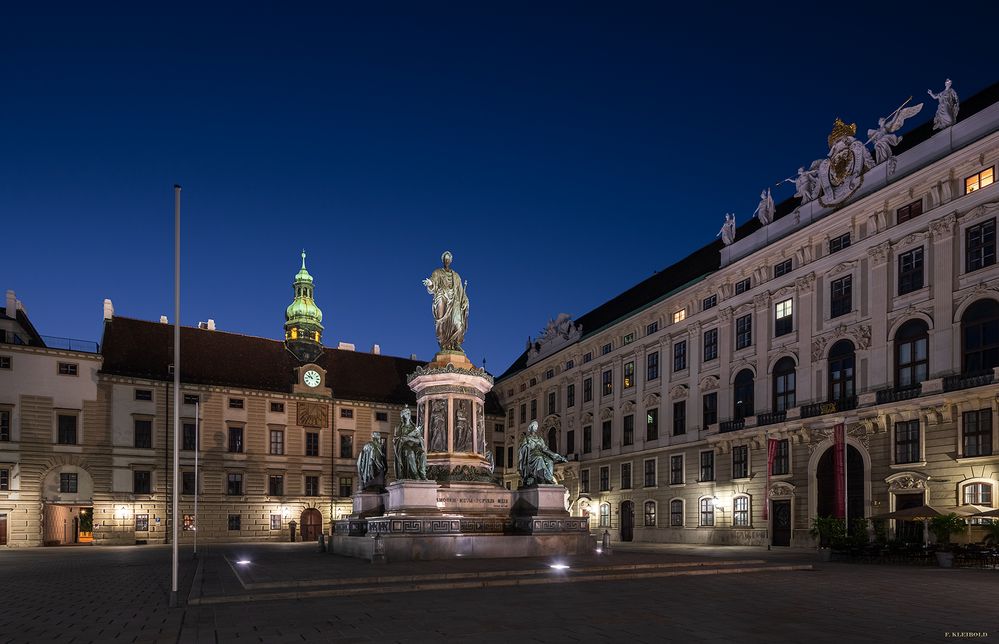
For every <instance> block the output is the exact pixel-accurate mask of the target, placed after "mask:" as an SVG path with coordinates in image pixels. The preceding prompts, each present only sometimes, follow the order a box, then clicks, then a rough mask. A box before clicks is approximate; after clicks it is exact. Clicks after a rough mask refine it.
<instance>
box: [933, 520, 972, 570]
mask: <svg viewBox="0 0 999 644" xmlns="http://www.w3.org/2000/svg"><path fill="white" fill-rule="evenodd" d="M967 526H968V524H967V523H965V521H964V519H962V518H961V517H959V516H957V515H956V514H954V513H953V512H951V513H950V514H946V515H943V516H939V517H933V518H932V519H930V532H932V533H933V536H935V537H936V538H937V545H938V548H937V563H938V564H939V565H940V567H941V568H952V567H953V566H954V551H953V548H952V546H951V543H950V538H951V535H955V534H958V533H960V532H963V531H964V529H965V528H966V527H967Z"/></svg>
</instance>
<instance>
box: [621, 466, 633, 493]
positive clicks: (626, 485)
mask: <svg viewBox="0 0 999 644" xmlns="http://www.w3.org/2000/svg"><path fill="white" fill-rule="evenodd" d="M621 489H622V490H630V489H631V463H621Z"/></svg>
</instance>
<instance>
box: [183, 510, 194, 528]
mask: <svg viewBox="0 0 999 644" xmlns="http://www.w3.org/2000/svg"><path fill="white" fill-rule="evenodd" d="M184 530H185V531H188V532H190V531H191V530H194V515H193V514H185V515H184Z"/></svg>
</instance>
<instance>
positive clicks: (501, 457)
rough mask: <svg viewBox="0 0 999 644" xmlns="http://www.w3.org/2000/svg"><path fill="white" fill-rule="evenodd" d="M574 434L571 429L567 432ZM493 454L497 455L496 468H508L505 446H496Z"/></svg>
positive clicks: (569, 450) (568, 451)
mask: <svg viewBox="0 0 999 644" xmlns="http://www.w3.org/2000/svg"><path fill="white" fill-rule="evenodd" d="M572 433H573V432H572V430H571V429H570V430H569V431H568V432H567V435H568V434H572ZM565 452H566V454H572V450H571V449H566V451H565ZM493 453H494V454H495V455H496V457H495V458H496V467H498V468H500V469H502V468H504V467H506V458H505V457H506V452H504V451H503V446H502V445H496V446H495V448H494V449H493Z"/></svg>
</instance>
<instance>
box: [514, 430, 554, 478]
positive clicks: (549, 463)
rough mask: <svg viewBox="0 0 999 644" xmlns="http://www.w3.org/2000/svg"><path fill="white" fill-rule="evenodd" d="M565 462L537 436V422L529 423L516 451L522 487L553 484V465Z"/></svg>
mask: <svg viewBox="0 0 999 644" xmlns="http://www.w3.org/2000/svg"><path fill="white" fill-rule="evenodd" d="M565 462H566V460H565V457H564V456H562V455H561V454H557V453H555V452H553V451H551V450H550V449H548V445H546V444H545V441H544V439H543V438H541V437H540V436H538V421H536V420H535V421H531V424H530V425H528V426H527V433H526V434H525V435H524V438H523V440H521V442H520V449H519V451H518V463H517V470H518V471H519V472H520V480H521V481H523V483H524V485H525V486H527V485H538V484H554V483H555V463H565Z"/></svg>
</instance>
